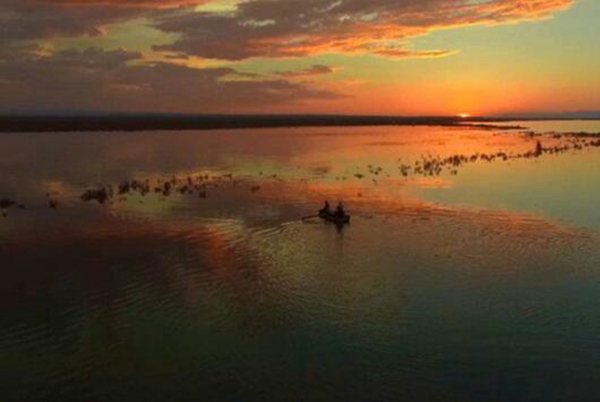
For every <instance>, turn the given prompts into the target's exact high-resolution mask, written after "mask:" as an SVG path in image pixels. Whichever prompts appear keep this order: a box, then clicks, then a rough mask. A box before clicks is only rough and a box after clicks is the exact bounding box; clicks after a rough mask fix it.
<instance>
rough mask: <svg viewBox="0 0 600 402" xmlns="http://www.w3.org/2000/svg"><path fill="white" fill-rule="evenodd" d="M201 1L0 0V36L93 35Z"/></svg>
mask: <svg viewBox="0 0 600 402" xmlns="http://www.w3.org/2000/svg"><path fill="white" fill-rule="evenodd" d="M205 2H207V0H1V1H0V38H2V39H3V40H33V39H42V38H51V37H56V36H81V35H88V36H97V35H101V34H102V33H103V32H104V27H105V26H107V25H110V24H114V23H119V22H124V21H127V20H130V19H132V18H141V17H150V18H151V17H152V16H154V15H155V13H156V12H157V10H158V12H160V11H161V10H164V9H169V8H173V7H184V6H193V5H197V4H201V3H205ZM191 9H192V8H191V7H189V8H188V10H190V11H191Z"/></svg>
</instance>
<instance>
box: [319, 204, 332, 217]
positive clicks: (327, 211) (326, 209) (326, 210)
mask: <svg viewBox="0 0 600 402" xmlns="http://www.w3.org/2000/svg"><path fill="white" fill-rule="evenodd" d="M319 212H320V213H324V214H328V215H331V205H329V201H325V206H324V207H323V208H321V210H320V211H319Z"/></svg>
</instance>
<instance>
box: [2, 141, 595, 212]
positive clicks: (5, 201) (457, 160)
mask: <svg viewBox="0 0 600 402" xmlns="http://www.w3.org/2000/svg"><path fill="white" fill-rule="evenodd" d="M521 135H524V136H525V138H527V139H531V140H535V144H534V145H533V146H532V148H531V149H530V150H529V151H525V152H507V151H502V150H500V151H498V152H494V153H483V152H476V153H463V154H461V153H457V154H453V155H447V156H440V155H431V154H425V155H421V156H420V158H418V159H417V160H414V161H407V162H404V161H403V160H402V159H401V158H399V159H398V160H397V169H398V173H397V175H399V176H400V177H402V178H406V179H408V178H410V177H419V176H420V177H432V176H440V175H442V174H449V175H457V174H458V173H459V169H460V168H461V167H463V166H465V165H467V164H473V163H477V162H485V163H493V162H496V161H503V162H506V161H511V160H518V159H536V158H540V157H542V156H544V155H556V154H561V153H565V152H569V151H580V150H583V149H585V148H590V147H600V138H599V135H598V134H590V133H568V134H559V133H545V134H537V133H534V132H521ZM365 170H366V171H364V172H363V171H358V172H356V173H353V174H351V176H352V177H351V179H353V180H357V181H364V180H370V181H372V183H374V184H375V185H376V184H378V183H379V181H380V180H384V178H391V177H393V176H392V174H391V173H390V172H387V171H385V170H384V168H382V167H381V166H377V165H374V164H368V165H367V166H366V169H365ZM318 173H319V175H320V176H321V177H322V176H323V175H328V174H330V173H331V172H330V171H329V169H326V170H322V171H321V170H319V172H318ZM258 176H259V177H260V181H261V182H264V180H274V181H281V180H282V179H280V178H279V176H278V175H277V174H270V175H266V174H265V173H264V172H263V171H260V172H259V173H258ZM255 179H258V178H252V177H247V176H245V177H242V176H240V177H236V178H234V174H233V173H231V172H227V173H221V174H208V173H206V172H201V173H198V172H196V173H190V174H187V175H182V176H178V175H171V177H168V178H157V179H154V180H150V179H143V180H142V179H132V180H122V181H121V182H119V183H118V184H106V185H101V186H98V187H95V188H89V189H86V190H84V191H83V193H81V195H80V196H79V199H80V200H81V201H83V202H95V203H97V204H100V205H104V204H109V203H113V202H125V201H127V200H128V197H131V196H133V195H137V196H139V197H142V198H143V197H146V196H147V195H149V194H153V195H154V196H157V197H159V199H160V200H163V201H164V200H166V199H167V198H168V197H170V196H172V195H178V196H195V197H196V198H198V199H207V198H209V196H210V192H211V191H215V190H216V189H218V188H219V187H220V186H224V185H226V184H227V185H229V186H232V187H233V186H237V185H238V183H243V182H246V183H247V184H248V187H249V188H248V194H255V193H258V192H259V191H260V190H261V185H260V184H259V183H258V182H257V181H256V180H255ZM308 180H309V179H308V178H301V179H300V181H301V182H306V181H308ZM335 180H336V181H347V180H349V177H347V176H335ZM59 195H60V194H58V193H54V194H52V195H51V194H49V193H48V194H46V198H47V205H48V207H49V208H51V209H57V208H58V207H59V202H58V199H57V198H58V196H59ZM362 195H363V194H362V193H361V194H360V197H362ZM140 202H142V203H143V201H142V200H141V199H140ZM15 207H17V208H19V209H25V205H24V204H19V203H18V202H17V201H15V200H13V199H10V198H6V197H5V198H2V199H0V211H1V214H2V216H3V217H6V216H8V210H9V209H12V208H15Z"/></svg>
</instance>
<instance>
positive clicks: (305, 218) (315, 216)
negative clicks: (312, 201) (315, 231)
mask: <svg viewBox="0 0 600 402" xmlns="http://www.w3.org/2000/svg"><path fill="white" fill-rule="evenodd" d="M318 217H319V215H310V216H305V217H304V218H302V221H305V220H307V219H314V218H318Z"/></svg>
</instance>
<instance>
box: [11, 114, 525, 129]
mask: <svg viewBox="0 0 600 402" xmlns="http://www.w3.org/2000/svg"><path fill="white" fill-rule="evenodd" d="M508 121H510V120H507V119H479V118H477V119H464V118H460V117H396V116H335V115H325V116H317V115H256V116H252V115H117V116H105V115H100V116H33V115H32V116H26V115H15V116H6V115H5V116H1V115H0V132H3V133H7V132H73V131H158V130H216V129H252V128H286V127H289V128H293V127H336V126H337V127H360V126H445V127H464V126H465V124H466V123H468V127H472V128H483V129H502V130H510V129H525V127H521V126H500V125H496V124H493V123H498V122H508Z"/></svg>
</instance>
